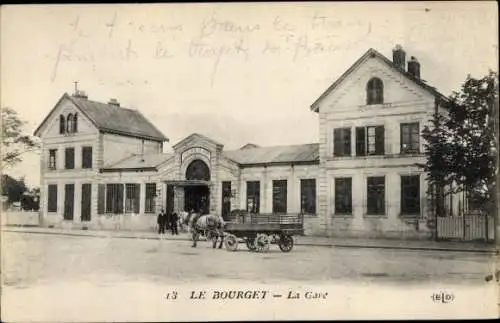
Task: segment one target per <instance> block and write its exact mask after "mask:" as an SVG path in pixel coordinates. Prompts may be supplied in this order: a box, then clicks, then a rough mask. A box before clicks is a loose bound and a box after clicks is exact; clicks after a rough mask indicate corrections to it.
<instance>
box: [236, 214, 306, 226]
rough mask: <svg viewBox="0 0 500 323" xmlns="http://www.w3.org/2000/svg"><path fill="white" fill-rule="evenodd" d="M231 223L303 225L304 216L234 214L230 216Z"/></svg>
mask: <svg viewBox="0 0 500 323" xmlns="http://www.w3.org/2000/svg"><path fill="white" fill-rule="evenodd" d="M229 221H230V222H238V223H249V224H280V225H288V224H290V225H295V226H296V225H302V224H303V223H304V215H303V214H302V213H296V214H293V213H287V214H277V213H246V212H242V213H233V214H231V215H230V216H229Z"/></svg>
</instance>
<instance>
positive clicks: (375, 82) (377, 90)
mask: <svg viewBox="0 0 500 323" xmlns="http://www.w3.org/2000/svg"><path fill="white" fill-rule="evenodd" d="M382 103H384V83H382V80H381V79H379V78H376V77H374V78H372V79H370V80H369V81H368V83H367V84H366V104H368V105H370V104H382Z"/></svg>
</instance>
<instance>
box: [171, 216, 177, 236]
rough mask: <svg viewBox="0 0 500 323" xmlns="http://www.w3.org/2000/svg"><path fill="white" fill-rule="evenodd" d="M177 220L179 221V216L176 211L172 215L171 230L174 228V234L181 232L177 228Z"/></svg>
mask: <svg viewBox="0 0 500 323" xmlns="http://www.w3.org/2000/svg"><path fill="white" fill-rule="evenodd" d="M177 221H179V216H178V215H177V213H176V212H174V213H173V214H172V215H171V216H170V230H172V235H174V234H177V235H178V234H179V231H178V230H177Z"/></svg>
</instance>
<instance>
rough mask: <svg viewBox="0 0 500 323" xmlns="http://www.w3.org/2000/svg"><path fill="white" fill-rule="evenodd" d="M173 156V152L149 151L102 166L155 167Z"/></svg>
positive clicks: (109, 168)
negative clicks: (158, 152) (159, 152)
mask: <svg viewBox="0 0 500 323" xmlns="http://www.w3.org/2000/svg"><path fill="white" fill-rule="evenodd" d="M173 156H174V154H173V153H167V154H157V153H151V154H144V155H141V154H133V155H132V156H130V157H127V158H125V159H122V160H120V161H118V162H115V163H113V164H111V165H107V166H104V167H103V168H104V169H106V170H119V169H145V168H157V167H158V166H159V165H161V164H163V163H164V162H166V161H167V160H168V159H170V158H172V157H173Z"/></svg>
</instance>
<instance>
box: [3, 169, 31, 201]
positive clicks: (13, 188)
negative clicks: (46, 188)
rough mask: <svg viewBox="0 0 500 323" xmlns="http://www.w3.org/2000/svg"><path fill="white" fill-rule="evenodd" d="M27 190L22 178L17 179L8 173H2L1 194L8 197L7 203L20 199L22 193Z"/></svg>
mask: <svg viewBox="0 0 500 323" xmlns="http://www.w3.org/2000/svg"><path fill="white" fill-rule="evenodd" d="M27 190H28V188H27V187H26V184H25V183H24V178H21V179H19V180H17V179H15V178H13V177H11V176H9V175H5V174H3V175H2V195H5V196H7V197H8V200H7V203H8V204H11V203H12V202H18V201H21V198H22V196H23V193H24V192H26V191H27Z"/></svg>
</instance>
